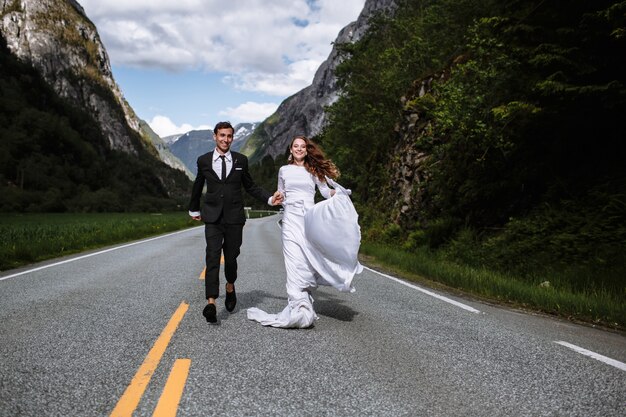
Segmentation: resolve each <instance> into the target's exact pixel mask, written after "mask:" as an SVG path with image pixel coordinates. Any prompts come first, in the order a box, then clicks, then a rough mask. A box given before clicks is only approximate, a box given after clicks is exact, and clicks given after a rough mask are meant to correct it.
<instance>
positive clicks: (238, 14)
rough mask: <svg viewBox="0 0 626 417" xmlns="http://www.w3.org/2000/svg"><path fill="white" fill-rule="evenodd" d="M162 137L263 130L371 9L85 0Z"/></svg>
mask: <svg viewBox="0 0 626 417" xmlns="http://www.w3.org/2000/svg"><path fill="white" fill-rule="evenodd" d="M79 2H80V4H81V5H82V6H83V7H84V9H85V12H86V14H87V16H88V17H89V18H90V19H91V20H92V21H93V22H94V24H95V25H96V27H97V29H98V33H99V34H100V38H101V40H102V42H103V43H104V45H105V48H106V49H107V52H108V54H109V59H110V61H111V66H112V69H113V76H114V77H115V80H116V82H117V83H118V85H119V86H120V89H121V90H122V93H123V94H124V96H125V97H126V100H127V101H128V102H129V104H130V105H131V107H132V108H133V109H134V110H135V112H136V113H137V115H138V116H139V117H140V118H142V119H143V120H145V121H146V122H148V123H149V124H150V126H151V127H152V128H153V129H154V130H155V131H156V132H157V133H158V134H159V135H160V136H167V135H171V134H176V133H184V132H186V131H188V130H192V129H207V128H211V127H212V126H213V125H214V124H215V123H217V122H218V121H220V120H230V121H231V122H232V123H239V122H255V121H262V120H263V119H265V118H266V117H268V116H269V115H271V114H272V113H273V112H274V111H275V110H276V108H277V107H278V105H279V104H280V103H281V102H282V101H283V100H284V99H285V98H287V97H289V96H290V95H292V94H294V93H296V92H297V91H299V90H301V89H302V88H304V87H306V86H308V85H310V84H311V81H312V80H313V76H314V74H315V70H317V68H318V67H319V65H320V64H321V63H322V62H323V61H324V60H325V59H326V58H327V57H328V54H329V53H330V51H331V48H332V45H331V43H332V42H333V41H334V40H335V38H336V37H337V34H338V33H339V31H340V30H341V29H342V28H343V27H344V26H346V25H347V24H348V23H350V22H352V21H354V20H356V18H357V17H358V15H359V13H360V12H361V10H362V8H363V5H364V3H365V0H341V1H337V0H212V1H206V0H177V1H176V2H172V1H171V0H132V1H129V0H108V1H101V0H79Z"/></svg>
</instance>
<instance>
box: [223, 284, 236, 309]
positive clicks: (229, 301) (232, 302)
mask: <svg viewBox="0 0 626 417" xmlns="http://www.w3.org/2000/svg"><path fill="white" fill-rule="evenodd" d="M224 305H225V306H226V310H228V311H229V312H231V311H233V310H234V309H235V306H236V305H237V294H236V293H235V286H234V285H233V290H232V291H231V292H228V291H226V300H224Z"/></svg>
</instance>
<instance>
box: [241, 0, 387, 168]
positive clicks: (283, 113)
mask: <svg viewBox="0 0 626 417" xmlns="http://www.w3.org/2000/svg"><path fill="white" fill-rule="evenodd" d="M395 6H396V3H395V0H367V1H366V2H365V5H364V6H363V10H362V11H361V13H360V15H359V17H358V19H357V20H356V22H352V23H350V24H349V25H347V26H346V27H345V28H343V29H342V30H341V31H340V32H339V35H338V36H337V39H336V40H335V42H334V43H335V45H337V44H342V43H348V42H356V41H358V40H359V39H360V38H361V37H362V36H363V34H364V33H365V32H366V31H367V28H368V23H367V22H368V20H369V18H370V17H371V16H372V15H373V14H375V13H377V12H381V11H390V10H393V8H394V7H395ZM340 62H341V58H340V56H339V53H338V51H337V48H336V47H333V49H332V50H331V52H330V55H329V56H328V59H327V60H326V61H324V62H323V63H322V65H321V66H320V67H319V68H318V70H317V71H316V73H315V77H314V78H313V83H312V84H311V85H310V86H308V87H306V88H304V89H303V90H300V91H299V92H298V93H296V94H294V95H293V96H291V97H289V98H287V99H286V100H285V101H283V102H282V103H281V105H280V106H279V107H278V109H277V110H276V112H275V113H274V114H273V115H272V116H270V117H269V118H267V119H266V120H265V121H263V122H262V123H261V125H259V127H258V128H257V129H256V131H255V132H254V134H253V135H252V136H251V137H250V139H249V140H248V143H246V145H245V146H244V148H243V149H242V151H243V152H244V153H246V154H248V155H249V156H250V159H251V161H253V162H255V161H259V160H260V159H262V158H263V157H264V156H265V155H268V154H269V155H271V156H272V157H273V158H276V156H277V155H280V154H283V153H285V151H286V150H287V146H288V145H289V141H290V140H291V139H292V138H293V137H294V136H296V135H305V136H308V137H313V136H315V135H317V134H318V133H320V132H321V130H322V128H323V126H324V123H325V122H326V113H325V112H324V107H326V106H329V105H331V104H333V103H334V102H335V101H336V100H337V98H338V97H339V89H338V87H337V78H336V77H335V69H336V68H337V65H339V63H340Z"/></svg>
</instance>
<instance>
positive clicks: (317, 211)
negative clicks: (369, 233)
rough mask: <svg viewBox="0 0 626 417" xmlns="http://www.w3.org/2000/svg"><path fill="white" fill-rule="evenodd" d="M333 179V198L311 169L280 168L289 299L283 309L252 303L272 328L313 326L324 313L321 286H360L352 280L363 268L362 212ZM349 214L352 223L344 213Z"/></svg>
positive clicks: (255, 315)
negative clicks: (319, 310)
mask: <svg viewBox="0 0 626 417" xmlns="http://www.w3.org/2000/svg"><path fill="white" fill-rule="evenodd" d="M328 181H329V182H330V183H331V185H333V186H334V187H335V196H334V197H332V198H331V196H330V188H329V187H328V185H327V184H326V183H325V182H321V181H319V179H317V178H316V177H315V176H313V175H311V174H310V173H309V172H308V171H307V170H306V168H304V167H302V166H297V165H285V166H282V167H281V168H280V170H279V172H278V190H279V191H281V192H282V193H283V195H284V196H285V201H284V203H283V207H284V214H283V220H282V243H283V256H284V258H285V269H286V272H287V285H286V287H287V296H288V304H287V306H286V307H285V308H284V309H283V310H282V311H281V312H280V313H278V314H270V313H266V312H265V311H263V310H260V309H258V308H256V307H253V308H249V309H248V311H247V316H248V318H249V319H250V320H255V321H257V322H259V323H261V324H262V325H264V326H272V327H283V328H306V327H310V326H311V325H312V324H313V322H314V321H315V320H316V319H317V318H318V317H317V314H315V310H314V309H313V297H312V296H311V291H312V290H314V289H315V288H317V287H318V285H327V286H332V287H334V288H336V289H338V290H339V291H347V292H354V291H355V290H354V287H353V286H352V279H353V277H354V275H355V274H358V273H360V272H361V271H362V270H363V267H362V266H361V264H360V263H359V262H358V259H357V257H356V255H357V253H358V246H359V244H360V238H361V235H360V230H359V229H358V223H357V215H356V211H355V210H354V207H353V206H352V202H351V201H350V198H349V197H348V195H349V191H348V190H345V189H344V188H342V187H341V186H340V185H338V184H336V183H334V182H332V180H328ZM316 186H317V188H318V189H319V190H320V193H321V194H322V196H323V197H324V198H326V199H327V200H325V201H323V202H320V203H318V204H317V205H316V204H315V202H314V196H315V187H316ZM331 200H333V201H331ZM325 203H333V204H332V205H331V204H325ZM346 215H347V216H349V217H350V219H351V220H352V221H351V222H346V221H345V219H339V218H338V216H346Z"/></svg>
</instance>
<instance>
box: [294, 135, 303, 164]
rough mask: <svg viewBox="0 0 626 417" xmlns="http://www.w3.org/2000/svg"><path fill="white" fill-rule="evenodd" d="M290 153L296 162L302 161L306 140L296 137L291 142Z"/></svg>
mask: <svg viewBox="0 0 626 417" xmlns="http://www.w3.org/2000/svg"><path fill="white" fill-rule="evenodd" d="M291 155H293V159H294V160H295V161H296V162H302V161H304V157H305V156H306V142H305V141H304V139H299V138H298V139H296V140H294V141H293V143H292V144H291Z"/></svg>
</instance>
